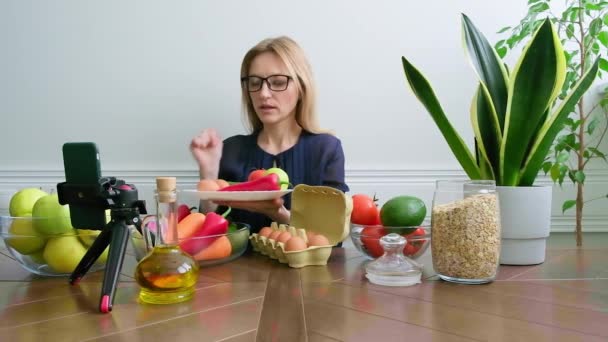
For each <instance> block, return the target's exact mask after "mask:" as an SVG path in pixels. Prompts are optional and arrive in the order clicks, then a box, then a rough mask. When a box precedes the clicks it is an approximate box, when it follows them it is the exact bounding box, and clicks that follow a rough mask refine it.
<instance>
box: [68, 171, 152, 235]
mask: <svg viewBox="0 0 608 342" xmlns="http://www.w3.org/2000/svg"><path fill="white" fill-rule="evenodd" d="M57 195H58V196H59V203H60V204H69V205H70V216H71V220H72V225H73V226H74V228H81V229H102V228H103V227H104V226H105V225H106V214H105V211H106V210H107V209H110V210H111V215H112V218H113V219H114V218H124V219H125V221H126V224H127V225H130V224H135V225H136V226H138V227H139V222H140V220H139V215H140V214H147V211H146V202H145V201H144V200H140V199H138V193H137V188H136V187H135V185H133V184H127V183H126V182H125V181H123V180H121V179H116V178H115V177H102V178H100V179H99V180H98V182H97V184H73V183H69V182H63V183H59V184H57Z"/></svg>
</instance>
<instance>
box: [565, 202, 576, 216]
mask: <svg viewBox="0 0 608 342" xmlns="http://www.w3.org/2000/svg"><path fill="white" fill-rule="evenodd" d="M575 205H576V201H575V200H567V201H565V202H564V204H562V214H563V213H565V212H566V210H568V209H570V208H572V207H574V206H575Z"/></svg>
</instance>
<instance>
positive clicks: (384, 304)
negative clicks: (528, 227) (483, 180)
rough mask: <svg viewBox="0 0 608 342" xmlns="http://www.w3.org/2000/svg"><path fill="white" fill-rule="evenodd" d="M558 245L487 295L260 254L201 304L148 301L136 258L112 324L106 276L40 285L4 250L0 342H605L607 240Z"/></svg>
mask: <svg viewBox="0 0 608 342" xmlns="http://www.w3.org/2000/svg"><path fill="white" fill-rule="evenodd" d="M574 245H575V242H574V238H573V236H572V234H553V235H552V236H551V237H550V239H549V248H548V251H547V260H546V261H545V263H543V264H541V265H536V266H501V268H500V271H499V275H498V279H497V280H496V281H495V282H493V283H491V284H487V285H455V284H450V283H446V282H443V281H440V280H437V277H436V276H434V272H433V270H432V267H431V260H430V251H427V253H426V254H425V255H423V257H422V258H421V259H420V260H419V261H421V262H422V263H423V264H425V273H424V278H425V280H424V282H423V283H422V284H420V285H417V286H413V287H397V288H396V287H382V286H376V285H373V284H370V283H369V282H367V281H366V280H365V278H364V277H363V273H364V272H363V265H364V264H365V262H366V261H367V260H366V259H365V258H364V257H362V256H361V255H360V254H359V253H358V252H357V251H355V250H353V249H350V248H348V247H347V248H344V249H335V250H334V252H333V255H332V257H331V259H330V263H329V264H328V265H327V266H323V267H321V266H310V267H305V268H302V269H291V268H289V267H287V266H284V265H282V264H279V263H277V262H276V261H273V260H269V259H268V258H267V257H264V256H261V255H258V254H249V255H245V256H243V257H241V258H239V259H238V260H236V261H234V262H232V263H229V264H225V265H220V266H215V267H211V268H203V269H202V272H201V276H200V278H199V282H198V284H197V291H196V296H195V298H194V300H192V301H190V302H187V303H182V304H175V305H160V306H159V305H147V304H140V303H138V301H137V296H138V286H137V284H136V283H135V282H134V280H133V278H132V274H133V269H134V268H135V265H136V263H135V260H134V259H133V257H132V256H129V257H128V259H127V260H126V261H125V265H124V267H123V270H122V276H121V281H120V284H119V288H118V291H117V295H116V298H115V301H114V307H113V311H112V313H110V314H100V313H98V312H97V305H98V300H99V298H98V296H99V291H100V286H101V280H102V278H103V274H102V273H101V272H97V273H92V274H89V275H87V277H85V279H83V281H82V282H81V283H80V284H79V285H78V286H69V285H68V284H67V282H66V279H63V278H61V279H49V278H39V277H34V276H32V275H30V274H29V273H28V272H27V271H24V270H23V269H21V268H20V266H19V265H17V263H16V262H15V261H14V260H12V258H11V257H10V255H9V253H8V252H7V251H6V250H5V249H3V248H1V247H0V340H3V341H4V340H6V341H38V340H45V341H122V340H125V341H127V340H128V341H140V340H141V341H169V340H170V341H171V342H174V341H255V340H257V341H377V342H380V341H407V340H410V339H415V340H419V341H427V340H437V341H501V340H507V341H534V342H537V341H606V340H608V234H603V233H595V234H586V235H585V247H584V248H581V249H577V248H576V247H575V246H574Z"/></svg>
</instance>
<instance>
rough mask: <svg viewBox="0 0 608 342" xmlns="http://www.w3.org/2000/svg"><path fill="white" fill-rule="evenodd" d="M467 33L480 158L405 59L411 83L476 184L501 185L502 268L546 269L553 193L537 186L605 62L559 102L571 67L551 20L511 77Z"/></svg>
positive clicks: (466, 30) (472, 32)
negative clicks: (535, 266) (555, 143)
mask: <svg viewBox="0 0 608 342" xmlns="http://www.w3.org/2000/svg"><path fill="white" fill-rule="evenodd" d="M462 30H463V43H464V47H465V52H467V55H468V57H469V58H470V61H471V63H472V65H473V67H474V69H475V72H476V74H477V78H478V80H479V84H478V87H477V89H476V91H475V93H474V94H473V100H472V103H471V109H470V120H471V124H472V127H473V132H474V134H475V148H474V151H473V152H472V151H471V150H470V149H469V148H468V147H467V145H466V143H465V141H464V140H463V139H462V137H461V136H460V135H459V134H458V133H457V132H456V130H455V129H454V127H453V126H452V124H451V123H450V121H449V120H448V118H447V116H446V114H445V112H444V110H443V108H442V107H441V104H440V103H439V100H438V99H437V97H436V95H435V92H434V91H433V88H432V87H431V84H430V83H429V81H428V80H427V79H426V78H425V77H424V76H423V74H422V73H421V72H420V71H419V70H418V69H416V67H414V66H413V65H412V63H410V61H409V60H408V59H407V58H405V57H402V62H403V70H404V71H405V76H406V78H407V81H408V83H409V85H410V87H411V89H412V91H413V93H414V95H415V96H416V97H417V98H418V100H419V101H420V102H421V103H422V104H423V106H424V107H425V108H426V109H427V111H428V113H429V114H430V115H431V117H432V118H433V120H434V121H435V123H436V124H437V127H438V128H439V130H440V131H441V133H442V134H443V136H444V138H445V140H446V141H447V143H448V145H449V147H450V149H451V150H452V152H453V153H454V156H455V157H456V159H457V160H458V162H459V163H460V165H461V166H462V168H463V169H464V171H465V172H466V174H467V175H468V177H469V178H471V179H474V180H476V179H492V180H495V182H496V185H497V189H498V194H499V200H500V210H501V225H502V239H501V245H502V246H501V255H500V262H501V263H502V264H518V265H526V264H538V263H542V262H544V260H545V246H546V238H547V237H548V236H549V230H550V223H551V195H552V194H551V190H552V187H551V186H534V181H535V179H536V177H537V175H538V173H539V171H540V170H541V168H542V164H543V162H544V161H545V158H546V157H547V155H548V152H549V149H550V147H551V145H552V143H553V141H554V140H555V138H556V136H557V135H558V133H559V132H560V130H561V129H562V127H563V124H564V122H565V120H566V118H567V117H568V114H569V113H570V112H571V111H572V108H573V106H574V105H575V104H576V103H577V102H578V100H579V99H580V98H581V96H583V94H584V93H585V92H586V91H587V89H589V87H590V86H591V84H592V83H593V80H594V79H595V76H596V74H597V71H598V65H599V61H595V63H593V64H592V66H591V67H590V68H589V70H587V72H586V73H585V74H584V75H583V76H582V77H581V79H580V80H578V83H577V84H576V86H574V87H573V88H572V89H571V91H570V93H569V94H568V95H567V96H566V97H565V98H564V99H563V100H561V101H557V98H558V96H559V95H560V92H561V89H562V85H563V83H564V81H565V75H566V61H565V56H564V50H563V46H562V44H561V42H560V39H559V37H558V35H557V33H556V31H555V28H554V26H553V24H552V23H551V21H550V20H548V19H547V20H545V21H544V22H543V24H542V25H540V26H539V28H538V29H537V30H536V32H535V33H534V35H533V36H532V39H531V40H530V41H529V42H528V44H527V45H526V46H525V48H524V49H523V51H522V53H521V56H520V57H519V59H518V61H517V63H516V64H515V66H514V67H513V69H512V71H511V72H509V70H508V69H507V67H506V66H505V64H504V63H503V62H502V61H501V59H500V57H499V56H498V54H497V53H496V51H495V50H494V48H493V47H492V45H490V44H489V42H488V40H487V39H486V38H485V37H484V35H483V34H482V33H481V32H480V31H479V30H478V29H477V28H476V27H475V25H473V23H472V22H471V20H470V19H469V18H468V17H467V16H466V15H464V14H463V15H462Z"/></svg>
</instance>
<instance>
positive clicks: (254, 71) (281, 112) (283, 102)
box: [248, 52, 298, 125]
mask: <svg viewBox="0 0 608 342" xmlns="http://www.w3.org/2000/svg"><path fill="white" fill-rule="evenodd" d="M273 75H289V73H288V71H287V67H286V66H285V64H284V63H283V61H281V59H280V58H279V57H278V56H277V55H276V54H274V53H272V52H264V53H261V54H259V55H258V56H257V57H255V58H254V59H253V61H252V62H251V66H250V68H249V75H248V76H257V77H261V78H267V77H270V76H273ZM285 80H286V78H282V77H274V78H271V79H269V80H268V81H261V82H262V88H261V89H260V90H258V91H255V92H249V96H250V97H251V102H252V104H253V108H254V109H255V112H256V114H257V115H258V118H259V119H260V121H262V124H264V125H273V124H277V123H280V122H284V121H286V120H295V112H296V105H297V103H298V89H297V87H296V85H295V84H294V80H292V79H289V80H288V81H287V82H288V83H287V88H286V89H285V90H272V89H270V88H274V89H282V88H284V82H285ZM259 81H260V80H259V79H256V80H255V81H253V82H259ZM269 83H270V84H271V86H270V87H269V86H268V85H269Z"/></svg>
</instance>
